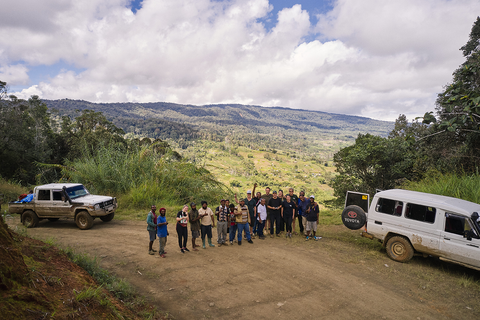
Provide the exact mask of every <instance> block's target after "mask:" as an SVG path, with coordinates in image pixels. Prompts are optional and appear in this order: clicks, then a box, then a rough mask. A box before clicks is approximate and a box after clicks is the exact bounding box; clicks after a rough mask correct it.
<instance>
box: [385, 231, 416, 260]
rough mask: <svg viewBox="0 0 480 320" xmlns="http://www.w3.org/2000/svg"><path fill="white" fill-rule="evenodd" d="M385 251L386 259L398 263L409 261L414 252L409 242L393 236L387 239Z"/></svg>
mask: <svg viewBox="0 0 480 320" xmlns="http://www.w3.org/2000/svg"><path fill="white" fill-rule="evenodd" d="M386 249H387V255H388V257H389V258H390V259H392V260H395V261H398V262H407V261H409V260H410V259H412V257H413V254H414V252H415V250H413V247H412V245H411V244H410V241H408V239H406V238H404V237H400V236H394V237H391V238H390V239H388V241H387V245H386Z"/></svg>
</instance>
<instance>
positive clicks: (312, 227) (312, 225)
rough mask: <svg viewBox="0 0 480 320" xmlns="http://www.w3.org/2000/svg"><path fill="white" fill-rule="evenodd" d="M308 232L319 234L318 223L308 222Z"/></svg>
mask: <svg viewBox="0 0 480 320" xmlns="http://www.w3.org/2000/svg"><path fill="white" fill-rule="evenodd" d="M305 229H306V230H307V231H312V230H313V231H315V232H317V221H307V225H306V228H305Z"/></svg>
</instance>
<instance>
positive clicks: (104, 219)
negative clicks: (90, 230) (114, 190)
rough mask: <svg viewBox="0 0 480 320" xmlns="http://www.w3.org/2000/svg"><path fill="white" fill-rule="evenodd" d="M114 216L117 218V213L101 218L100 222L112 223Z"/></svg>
mask: <svg viewBox="0 0 480 320" xmlns="http://www.w3.org/2000/svg"><path fill="white" fill-rule="evenodd" d="M114 216H115V212H112V213H110V214H107V215H106V216H103V217H100V220H102V221H103V222H108V221H112V219H113V217H114Z"/></svg>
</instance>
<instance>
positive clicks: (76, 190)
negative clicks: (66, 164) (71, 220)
mask: <svg viewBox="0 0 480 320" xmlns="http://www.w3.org/2000/svg"><path fill="white" fill-rule="evenodd" d="M67 194H68V196H69V197H70V199H76V198H80V197H83V196H86V195H88V194H90V193H88V190H87V189H85V187H84V186H82V185H80V186H75V187H70V188H67Z"/></svg>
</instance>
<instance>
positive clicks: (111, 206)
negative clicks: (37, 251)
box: [8, 183, 117, 230]
mask: <svg viewBox="0 0 480 320" xmlns="http://www.w3.org/2000/svg"><path fill="white" fill-rule="evenodd" d="M33 191H34V192H33V199H32V201H31V202H21V201H16V202H10V203H9V204H8V212H9V213H10V214H20V215H21V221H22V223H23V225H24V226H26V227H27V228H33V227H35V226H36V225H37V224H38V222H39V221H40V220H41V219H48V220H50V221H55V220H58V219H59V218H71V219H74V220H75V222H76V224H77V226H78V227H79V228H80V229H82V230H86V229H90V228H91V227H92V226H93V220H94V219H95V218H97V217H98V218H100V219H101V220H102V221H104V222H108V221H111V220H112V219H113V217H114V215H115V210H116V208H117V199H116V198H114V197H109V196H97V195H92V194H90V193H89V192H88V190H87V189H86V188H85V187H84V186H83V185H82V184H79V183H51V184H45V185H42V186H37V187H35V189H34V190H33Z"/></svg>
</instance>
